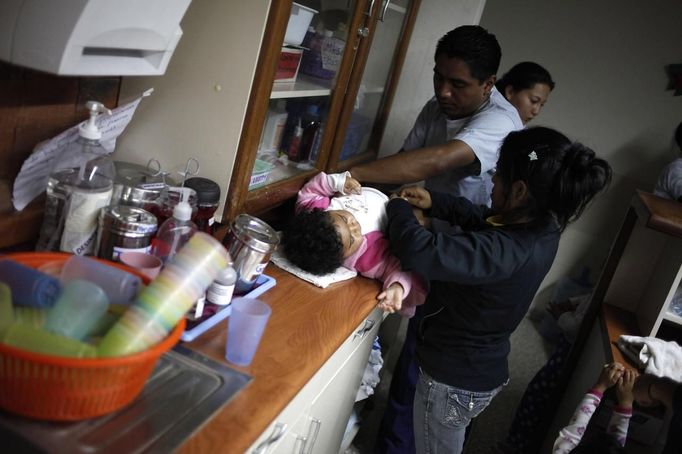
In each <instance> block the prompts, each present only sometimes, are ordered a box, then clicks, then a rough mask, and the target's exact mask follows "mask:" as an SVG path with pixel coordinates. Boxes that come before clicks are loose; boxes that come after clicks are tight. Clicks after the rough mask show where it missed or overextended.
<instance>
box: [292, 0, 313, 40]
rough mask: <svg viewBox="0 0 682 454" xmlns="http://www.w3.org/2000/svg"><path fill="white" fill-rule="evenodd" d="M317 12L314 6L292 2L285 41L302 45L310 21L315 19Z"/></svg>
mask: <svg viewBox="0 0 682 454" xmlns="http://www.w3.org/2000/svg"><path fill="white" fill-rule="evenodd" d="M315 14H317V11H316V10H314V9H312V8H308V7H307V6H303V5H299V4H298V3H296V2H294V3H292V5H291V16H289V23H288V24H287V31H286V34H285V35H284V43H285V44H291V45H294V46H300V45H301V43H302V42H303V37H304V36H305V32H306V31H307V30H308V27H309V26H310V21H312V20H313V16H314V15H315Z"/></svg>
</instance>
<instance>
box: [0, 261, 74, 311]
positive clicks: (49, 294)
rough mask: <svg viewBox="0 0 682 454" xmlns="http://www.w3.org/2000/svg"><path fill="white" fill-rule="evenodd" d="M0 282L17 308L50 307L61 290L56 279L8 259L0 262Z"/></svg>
mask: <svg viewBox="0 0 682 454" xmlns="http://www.w3.org/2000/svg"><path fill="white" fill-rule="evenodd" d="M0 282H4V283H6V284H7V285H8V286H9V288H10V289H11V290H12V301H13V303H14V304H15V305H19V306H33V307H52V305H54V303H55V301H56V300H57V297H58V296H59V291H60V290H61V285H60V283H59V280H58V279H55V278H54V277H52V276H48V275H47V274H45V273H41V272H40V271H38V270H35V269H33V268H30V267H28V266H26V265H22V264H21V263H17V262H15V261H13V260H8V259H4V260H0Z"/></svg>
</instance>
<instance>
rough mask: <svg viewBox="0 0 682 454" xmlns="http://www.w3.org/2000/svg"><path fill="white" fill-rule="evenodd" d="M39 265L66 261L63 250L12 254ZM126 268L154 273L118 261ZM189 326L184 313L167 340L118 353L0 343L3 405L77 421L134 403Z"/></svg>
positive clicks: (0, 402) (36, 415)
mask: <svg viewBox="0 0 682 454" xmlns="http://www.w3.org/2000/svg"><path fill="white" fill-rule="evenodd" d="M7 257H8V258H11V259H12V260H15V261H17V262H19V263H22V264H24V265H27V266H31V267H34V268H37V267H39V266H41V265H44V264H46V263H49V262H57V263H58V262H60V261H61V262H64V261H66V260H67V259H68V258H69V257H70V255H69V254H63V253H15V254H9V255H8V256H7ZM106 263H107V264H108V265H112V266H116V267H118V268H121V269H125V270H126V271H129V272H131V273H134V274H136V275H137V276H140V277H141V278H142V279H143V281H144V283H145V284H148V283H149V279H148V278H146V277H145V276H143V275H142V274H140V273H138V272H137V271H135V270H134V269H132V268H129V267H126V266H125V265H121V264H118V263H112V262H106ZM184 329H185V320H184V319H182V320H181V321H180V323H178V324H177V325H176V327H175V329H174V330H173V331H172V332H171V333H170V335H168V337H166V338H165V339H164V340H163V341H162V342H160V343H158V344H157V345H155V346H153V347H152V348H149V349H147V350H145V351H142V352H139V353H135V354H132V355H128V356H121V357H116V358H84V359H81V358H66V357H58V356H49V355H44V354H39V353H33V352H29V351H26V350H21V349H18V348H14V347H10V346H9V345H3V344H0V407H2V408H3V409H5V410H7V411H10V412H13V413H17V414H20V415H23V416H28V417H31V418H37V419H46V420H53V421H75V420H80V419H86V418H92V417H94V416H101V415H104V414H107V413H110V412H112V411H115V410H118V409H120V408H122V407H124V406H126V405H127V404H129V403H130V402H131V401H132V400H133V399H135V398H136V397H137V395H138V394H139V393H140V391H142V388H143V387H144V384H145V382H146V381H147V378H149V375H151V373H152V371H153V370H154V366H155V365H156V362H157V361H158V359H159V357H160V356H161V355H162V354H163V353H165V352H166V351H168V350H170V349H171V348H172V347H173V345H175V343H176V342H177V341H178V338H179V337H180V335H181V334H182V332H183V331H184Z"/></svg>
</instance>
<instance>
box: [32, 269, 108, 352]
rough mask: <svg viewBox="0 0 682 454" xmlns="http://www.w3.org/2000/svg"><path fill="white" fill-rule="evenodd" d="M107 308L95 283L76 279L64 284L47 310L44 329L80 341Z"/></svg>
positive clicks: (102, 293)
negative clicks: (57, 297)
mask: <svg viewBox="0 0 682 454" xmlns="http://www.w3.org/2000/svg"><path fill="white" fill-rule="evenodd" d="M108 307H109V299H108V298H107V294H106V293H104V290H102V289H101V288H100V287H99V286H97V285H95V284H93V283H92V282H88V281H83V280H80V279H76V280H73V281H71V282H69V283H68V284H66V286H64V290H63V291H62V294H61V296H60V297H59V299H58V300H57V302H56V303H55V305H54V307H53V308H52V309H50V311H49V312H48V314H47V320H46V321H45V329H47V330H48V331H52V332H53V333H57V334H61V335H62V336H66V337H70V338H72V339H77V340H83V339H85V338H86V337H87V336H88V335H89V333H90V331H91V330H92V329H93V328H94V327H95V326H96V325H97V322H98V320H99V319H100V318H101V317H102V316H103V315H104V313H105V312H106V311H107V308H108Z"/></svg>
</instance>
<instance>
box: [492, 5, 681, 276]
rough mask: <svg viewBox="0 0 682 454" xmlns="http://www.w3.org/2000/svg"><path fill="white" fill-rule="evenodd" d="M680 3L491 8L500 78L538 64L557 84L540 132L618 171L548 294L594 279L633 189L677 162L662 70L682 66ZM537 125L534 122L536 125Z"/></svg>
mask: <svg viewBox="0 0 682 454" xmlns="http://www.w3.org/2000/svg"><path fill="white" fill-rule="evenodd" d="M681 17H682V2H679V1H678V0H657V1H653V2H638V1H634V0H629V1H622V0H620V1H616V0H602V1H599V2H592V1H588V0H573V1H570V2H560V1H547V0H526V1H524V2H509V1H505V0H488V1H487V3H486V7H485V10H484V12H483V16H482V18H481V22H480V23H481V25H482V26H483V27H486V28H487V29H488V30H490V31H491V32H492V33H495V35H496V36H497V38H498V40H499V42H500V45H501V46H502V64H501V67H500V75H501V74H503V73H504V72H505V71H506V70H507V69H509V68H510V67H511V66H513V65H514V64H515V63H517V62H519V61H523V60H533V61H537V62H538V63H540V64H542V65H543V66H545V67H546V68H547V69H548V70H549V71H550V72H551V73H552V76H553V78H554V80H555V81H556V83H557V87H556V88H555V90H554V91H553V92H552V94H551V96H550V99H549V102H548V103H547V106H546V107H545V109H544V111H543V112H542V114H541V116H540V118H539V119H538V121H537V124H543V125H546V126H551V127H554V128H557V129H559V130H560V131H562V132H564V133H565V134H567V135H568V136H569V137H571V138H572V139H575V140H579V141H581V142H583V143H585V144H586V145H588V146H590V147H592V148H593V149H594V150H595V151H596V152H597V153H598V154H599V155H600V156H602V157H604V158H606V159H607V160H608V161H609V163H610V164H611V166H612V167H613V170H614V181H613V184H612V186H611V189H610V190H609V192H608V194H606V195H605V196H602V197H601V198H600V199H599V200H598V201H597V203H596V204H595V205H593V206H592V207H591V208H589V209H588V211H587V212H586V213H585V215H584V216H583V219H581V220H580V221H578V222H577V223H576V224H575V225H573V226H572V227H569V229H568V230H567V231H566V232H565V234H564V237H563V240H562V244H561V249H560V251H559V255H558V257H557V260H556V261H555V265H554V267H553V268H552V271H551V272H550V275H549V276H548V279H546V282H545V284H544V285H545V286H546V285H548V284H549V283H551V282H553V281H554V280H556V279H557V278H558V277H560V276H562V275H564V274H566V273H567V272H568V270H571V269H574V270H575V268H577V267H578V265H579V264H581V263H587V264H589V265H590V266H591V268H592V271H593V276H594V278H595V279H596V277H597V273H598V271H599V269H600V268H601V266H602V261H603V260H604V259H605V257H606V254H607V253H608V248H609V247H610V245H611V242H612V241H613V238H614V237H615V233H616V231H617V229H618V228H619V226H620V223H621V221H622V219H623V217H624V215H625V210H626V207H627V204H628V202H629V200H630V197H631V196H632V194H633V192H634V189H635V188H640V189H644V190H651V189H652V188H653V185H654V183H655V180H656V177H657V174H658V172H659V171H660V169H661V168H662V167H663V166H664V164H665V163H666V162H667V161H669V160H671V159H673V158H674V157H675V153H676V150H675V149H674V147H672V135H673V131H674V129H675V127H676V126H677V124H678V123H679V122H680V121H682V97H674V96H673V95H672V91H666V86H667V84H668V80H667V76H666V73H665V70H664V67H665V65H667V64H671V63H681V62H682V27H680V18H681ZM531 125H533V123H531Z"/></svg>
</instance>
